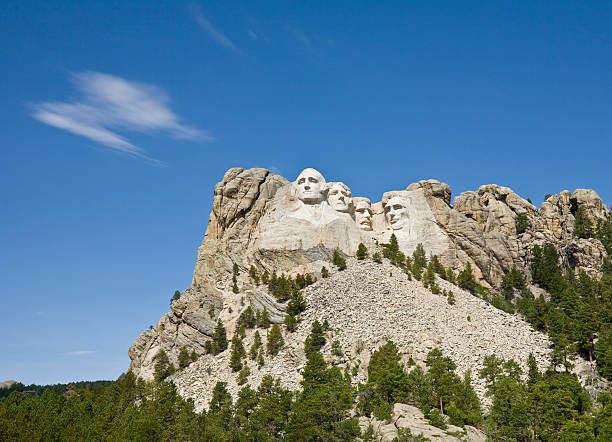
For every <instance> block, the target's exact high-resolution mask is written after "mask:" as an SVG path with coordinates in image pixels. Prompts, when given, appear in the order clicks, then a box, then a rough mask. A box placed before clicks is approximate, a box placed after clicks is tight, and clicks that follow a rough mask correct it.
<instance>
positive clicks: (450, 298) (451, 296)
mask: <svg viewBox="0 0 612 442" xmlns="http://www.w3.org/2000/svg"><path fill="white" fill-rule="evenodd" d="M446 300H447V301H448V303H449V304H450V305H455V302H457V300H456V299H455V294H454V293H453V292H448V297H447V298H446Z"/></svg>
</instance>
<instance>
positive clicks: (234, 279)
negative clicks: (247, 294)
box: [232, 263, 240, 293]
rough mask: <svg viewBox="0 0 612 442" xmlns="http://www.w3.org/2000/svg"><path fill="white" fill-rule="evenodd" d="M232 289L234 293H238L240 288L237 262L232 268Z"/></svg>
mask: <svg viewBox="0 0 612 442" xmlns="http://www.w3.org/2000/svg"><path fill="white" fill-rule="evenodd" d="M232 283H233V285H232V291H233V292H234V293H238V292H239V291H240V290H239V289H238V264H236V263H234V267H233V269H232Z"/></svg>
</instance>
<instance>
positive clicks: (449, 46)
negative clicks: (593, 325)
mask: <svg viewBox="0 0 612 442" xmlns="http://www.w3.org/2000/svg"><path fill="white" fill-rule="evenodd" d="M330 3H331V4H330ZM610 23H612V4H611V3H610V2H596V1H593V2H564V1H557V2H538V1H533V2H469V1H466V2H384V1H380V2H358V1H351V2H333V3H332V2H228V1H219V2H204V1H202V2H180V1H158V2H144V1H142V2H137V1H131V2H127V1H109V0H105V1H88V2H71V1H68V0H63V1H61V2H60V1H52V2H42V1H39V2H33V1H26V0H20V1H5V2H3V7H2V11H1V12H0V37H1V41H2V44H1V45H0V66H1V67H2V68H1V69H0V99H1V103H2V105H1V106H0V121H1V122H2V123H1V124H2V130H1V131H0V137H1V138H0V245H1V247H0V294H1V296H2V298H1V299H2V310H3V312H4V315H3V319H2V321H1V322H0V334H1V336H2V339H1V340H0V353H1V354H2V358H1V359H0V380H4V379H17V380H20V381H22V382H24V383H31V382H36V383H54V382H66V381H70V380H80V379H113V378H116V377H117V376H118V375H119V374H121V373H122V372H123V371H125V370H126V369H127V367H128V364H129V359H128V357H127V349H128V347H129V345H130V344H131V343H132V342H133V341H134V339H135V338H136V337H137V336H138V334H139V333H140V332H141V331H142V330H144V329H145V328H147V327H148V326H149V325H150V324H155V323H156V321H157V320H158V319H159V317H160V316H161V315H162V314H163V313H165V312H166V311H167V310H168V307H169V299H170V297H171V296H172V294H173V292H174V290H176V289H179V290H184V289H185V288H187V287H188V286H189V284H190V282H191V274H192V271H193V266H194V262H195V257H196V249H197V246H198V245H199V243H200V242H201V240H202V238H203V234H204V231H205V228H206V224H207V219H208V214H209V212H210V209H211V203H212V193H213V186H214V184H215V183H216V182H217V181H219V180H220V179H221V177H222V176H223V173H224V172H225V170H226V169H228V168H229V167H235V166H238V167H244V168H249V167H266V168H269V169H271V170H273V171H275V172H278V173H281V174H282V175H284V176H285V177H288V178H290V179H294V178H295V176H297V174H298V173H299V171H300V170H301V169H303V168H305V167H315V168H317V169H319V170H321V171H322V172H323V174H324V175H325V176H326V177H327V179H328V180H334V181H344V182H345V183H347V184H348V185H349V186H350V187H351V189H352V191H353V194H354V195H362V196H367V197H369V198H371V199H372V200H379V199H380V196H381V194H382V192H384V191H386V190H392V189H403V188H405V187H406V186H407V185H408V184H410V183H412V182H414V181H418V180H420V179H427V178H436V179H439V180H441V181H445V182H447V183H448V184H449V185H450V186H451V188H452V189H453V194H454V195H457V194H459V193H461V192H463V191H466V190H473V189H476V188H477V187H478V186H480V185H482V184H488V183H496V184H500V185H505V186H509V187H511V188H512V189H514V190H515V191H516V192H517V193H519V194H520V195H521V196H523V197H525V198H527V197H530V198H531V199H532V200H533V201H534V203H536V204H540V203H541V201H542V199H543V196H544V195H545V194H546V193H551V194H553V193H558V192H559V191H561V190H563V189H569V190H573V189H575V188H579V187H586V188H593V189H595V190H596V191H597V192H598V193H599V195H600V196H601V197H602V199H603V200H604V202H605V203H606V204H607V205H610V204H611V203H612V180H610V164H612V153H611V147H612V125H611V121H612V118H611V117H612V107H611V104H610V103H612V27H610Z"/></svg>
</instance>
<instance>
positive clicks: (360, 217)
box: [353, 198, 372, 230]
mask: <svg viewBox="0 0 612 442" xmlns="http://www.w3.org/2000/svg"><path fill="white" fill-rule="evenodd" d="M353 202H354V204H355V221H357V225H358V226H359V228H360V229H361V230H372V209H371V204H370V200H369V199H367V198H355V199H354V200H353Z"/></svg>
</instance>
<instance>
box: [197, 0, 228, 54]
mask: <svg viewBox="0 0 612 442" xmlns="http://www.w3.org/2000/svg"><path fill="white" fill-rule="evenodd" d="M190 9H191V13H192V15H193V18H194V20H195V21H196V23H197V24H198V25H200V27H201V28H202V29H203V30H204V31H205V32H206V33H207V34H208V36H209V37H210V38H212V39H213V40H215V41H216V42H217V43H219V44H222V45H223V46H225V47H227V48H230V49H231V50H232V51H234V52H238V53H240V49H238V47H237V46H236V45H235V44H234V43H232V41H231V40H230V39H229V38H228V37H227V36H226V35H225V34H224V33H223V32H221V31H219V30H217V29H216V28H215V27H214V26H213V25H212V23H211V22H210V21H208V19H207V18H206V17H205V16H204V13H203V12H202V9H201V8H200V7H199V6H198V5H194V4H192V5H191V6H190Z"/></svg>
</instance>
